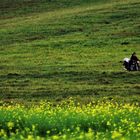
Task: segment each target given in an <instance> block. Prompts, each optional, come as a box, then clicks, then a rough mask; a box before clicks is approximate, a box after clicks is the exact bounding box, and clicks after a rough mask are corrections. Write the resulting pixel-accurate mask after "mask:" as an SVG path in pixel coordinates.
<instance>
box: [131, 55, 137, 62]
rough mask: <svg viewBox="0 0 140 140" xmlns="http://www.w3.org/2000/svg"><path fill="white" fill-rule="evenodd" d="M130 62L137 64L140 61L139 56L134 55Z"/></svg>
mask: <svg viewBox="0 0 140 140" xmlns="http://www.w3.org/2000/svg"><path fill="white" fill-rule="evenodd" d="M130 61H135V62H137V61H139V59H138V58H137V56H135V55H132V56H131V58H130Z"/></svg>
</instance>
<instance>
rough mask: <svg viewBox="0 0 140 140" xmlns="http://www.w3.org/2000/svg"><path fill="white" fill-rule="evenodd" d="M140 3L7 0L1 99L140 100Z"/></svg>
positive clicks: (0, 37)
mask: <svg viewBox="0 0 140 140" xmlns="http://www.w3.org/2000/svg"><path fill="white" fill-rule="evenodd" d="M139 13H140V2H138V0H125V1H122V0H87V1H85V0H75V1H71V0H50V1H47V0H13V1H11V0H1V1H0V64H1V65H0V98H1V99H3V100H9V99H14V100H23V101H24V100H26V101H27V100H38V99H48V100H53V101H61V100H63V99H67V98H69V97H71V96H72V97H73V98H75V99H77V100H78V101H83V102H85V103H86V102H89V100H92V99H95V100H96V99H97V100H103V99H104V98H103V97H105V98H106V99H109V100H111V99H114V100H117V101H121V102H137V101H140V81H139V77H140V73H139V72H126V71H124V70H123V67H122V64H121V63H120V61H121V60H122V59H123V58H124V57H130V55H131V53H132V52H134V51H136V52H137V53H138V56H139V57H140V49H139V47H140V24H139V23H140V14H139Z"/></svg>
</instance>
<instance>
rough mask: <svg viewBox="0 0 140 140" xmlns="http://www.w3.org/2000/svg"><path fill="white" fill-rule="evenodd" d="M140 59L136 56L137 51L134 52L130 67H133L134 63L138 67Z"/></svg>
mask: <svg viewBox="0 0 140 140" xmlns="http://www.w3.org/2000/svg"><path fill="white" fill-rule="evenodd" d="M139 61H140V60H139V59H138V57H137V56H136V53H135V52H134V53H133V54H132V56H131V58H130V62H129V65H130V67H131V65H133V64H136V65H137V66H138V67H139Z"/></svg>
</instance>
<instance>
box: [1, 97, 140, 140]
mask: <svg viewBox="0 0 140 140" xmlns="http://www.w3.org/2000/svg"><path fill="white" fill-rule="evenodd" d="M0 139H1V140H7V139H10V140H94V139H96V140H102V139H104V140H108V139H116V140H138V139H140V107H139V105H138V104H126V103H125V104H119V103H116V102H112V101H106V102H98V103H95V102H94V101H93V102H90V103H89V104H86V105H82V104H80V103H75V102H74V101H73V100H70V101H69V102H62V103H60V104H58V105H56V104H53V103H50V102H47V101H46V102H45V101H41V102H40V103H36V104H35V103H33V104H30V105H25V104H24V105H23V104H18V103H8V104H7V103H1V106H0Z"/></svg>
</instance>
